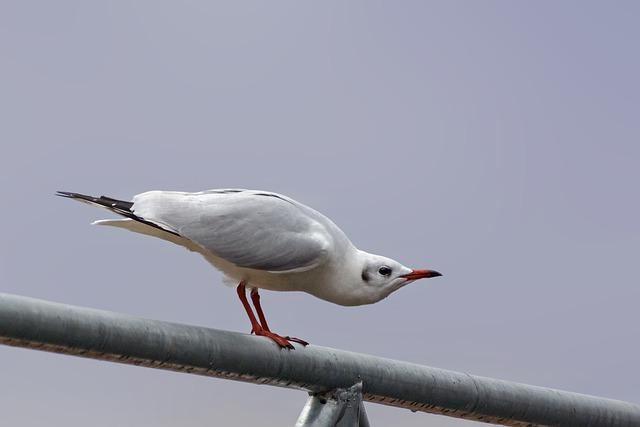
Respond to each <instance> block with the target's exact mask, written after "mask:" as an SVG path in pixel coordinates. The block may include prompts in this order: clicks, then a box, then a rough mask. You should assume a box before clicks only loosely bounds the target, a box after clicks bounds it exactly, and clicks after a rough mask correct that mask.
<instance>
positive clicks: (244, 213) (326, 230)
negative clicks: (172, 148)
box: [58, 189, 440, 346]
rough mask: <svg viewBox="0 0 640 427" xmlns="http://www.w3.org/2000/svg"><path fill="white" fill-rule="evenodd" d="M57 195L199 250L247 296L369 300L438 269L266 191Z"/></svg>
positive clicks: (115, 222) (106, 222)
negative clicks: (402, 258)
mask: <svg viewBox="0 0 640 427" xmlns="http://www.w3.org/2000/svg"><path fill="white" fill-rule="evenodd" d="M58 195H60V196H63V197H69V198H73V199H77V200H80V201H84V202H88V203H92V204H96V205H99V206H102V207H105V208H107V209H109V210H112V211H113V212H116V213H118V214H120V215H122V216H125V217H126V219H118V220H101V221H96V222H95V224H99V225H109V226H115V227H120V228H125V229H128V230H130V231H134V232H137V233H141V234H146V235H151V236H154V237H158V238H161V239H164V240H168V241H170V242H173V243H176V244H178V245H181V246H184V247H185V248H187V249H189V250H191V251H194V252H198V253H200V254H202V255H203V256H204V257H205V259H206V260H207V261H209V262H210V263H211V264H212V265H213V266H214V267H216V268H217V269H219V270H221V271H222V272H223V273H224V274H225V276H226V277H227V279H228V280H230V281H234V282H235V283H240V286H239V288H238V292H239V294H240V287H242V292H243V294H244V286H245V285H246V286H247V287H249V288H252V289H255V298H259V297H258V296H257V289H258V288H259V289H267V290H271V291H302V292H307V293H309V294H312V295H314V296H316V297H318V298H321V299H323V300H326V301H330V302H332V303H335V304H340V305H347V306H351V305H362V304H371V303H375V302H377V301H379V300H381V299H383V298H385V297H387V296H388V295H389V294H390V293H391V292H393V291H395V290H397V289H399V288H400V287H402V286H404V285H406V284H407V283H409V282H411V281H413V280H416V279H419V278H422V277H433V276H438V275H440V274H439V273H437V272H434V271H431V270H412V269H409V268H407V267H404V266H403V265H401V264H400V263H398V262H396V261H393V260H391V259H389V258H385V257H381V256H379V255H373V254H369V253H367V252H364V251H361V250H359V249H358V248H356V247H355V245H353V243H351V241H350V240H349V238H348V237H347V236H346V235H345V233H344V232H343V231H342V230H340V228H338V226H337V225H335V224H334V223H333V222H332V221H331V220H330V219H329V218H327V217H326V216H324V215H322V214H321V213H319V212H317V211H315V210H314V209H311V208H310V207H308V206H306V205H304V204H302V203H299V202H297V201H295V200H293V199H291V198H289V197H287V196H284V195H281V194H277V193H272V192H268V191H254V190H238V189H219V190H208V191H203V192H198V193H186V192H176V191H149V192H146V193H142V194H138V195H136V196H135V197H134V198H133V201H132V202H125V201H121V200H117V199H112V198H110V197H105V196H102V197H92V196H86V195H82V194H78V193H67V192H58ZM387 270H388V272H387ZM240 298H241V300H242V299H243V296H242V295H241V296H240ZM252 298H254V292H252ZM245 300H246V297H245ZM245 300H243V304H244V303H245ZM255 304H256V301H255V299H254V305H255ZM257 304H258V307H259V300H258V303H257ZM258 307H256V308H257V309H258V314H259V315H260V317H261V319H262V320H263V315H262V310H261V309H259V308H258ZM245 308H247V305H246V304H245ZM248 314H249V311H248ZM250 318H251V315H250ZM253 320H255V319H253ZM253 320H252V326H253V327H254V330H255V329H256V325H254V324H253V323H254V322H253ZM264 323H265V324H266V321H264ZM259 326H260V325H258V327H259ZM266 329H267V330H268V327H267V328H266ZM274 335H275V334H274ZM271 338H272V339H274V338H273V337H271ZM280 338H282V337H280ZM274 340H276V339H274ZM294 341H295V340H294ZM276 342H278V341H277V340H276ZM278 343H279V344H280V345H283V344H282V343H281V342H278ZM283 346H284V345H283Z"/></svg>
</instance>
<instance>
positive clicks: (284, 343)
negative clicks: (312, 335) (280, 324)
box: [252, 329, 298, 350]
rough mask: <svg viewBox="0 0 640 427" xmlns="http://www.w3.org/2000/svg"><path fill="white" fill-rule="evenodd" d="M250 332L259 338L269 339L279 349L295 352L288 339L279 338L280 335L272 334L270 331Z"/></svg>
mask: <svg viewBox="0 0 640 427" xmlns="http://www.w3.org/2000/svg"><path fill="white" fill-rule="evenodd" d="M252 332H253V333H255V334H256V335H259V336H261V337H267V338H271V340H272V341H274V342H275V343H276V344H278V346H279V347H280V348H287V349H289V350H295V347H294V346H293V345H292V344H291V343H290V342H289V339H288V337H283V336H280V335H278V334H276V333H273V332H271V331H267V330H264V329H261V330H258V331H256V330H253V329H252ZM291 341H294V340H291ZM294 342H298V341H294Z"/></svg>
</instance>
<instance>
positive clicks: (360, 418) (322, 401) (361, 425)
mask: <svg viewBox="0 0 640 427" xmlns="http://www.w3.org/2000/svg"><path fill="white" fill-rule="evenodd" d="M295 427H369V420H368V419H367V414H366V412H365V411H364V404H363V402H362V381H361V382H359V383H357V384H354V385H352V386H351V387H349V388H347V389H344V388H337V389H334V390H331V391H328V392H324V393H309V399H308V400H307V403H306V404H305V405H304V408H302V412H301V413H300V417H298V421H296V426H295Z"/></svg>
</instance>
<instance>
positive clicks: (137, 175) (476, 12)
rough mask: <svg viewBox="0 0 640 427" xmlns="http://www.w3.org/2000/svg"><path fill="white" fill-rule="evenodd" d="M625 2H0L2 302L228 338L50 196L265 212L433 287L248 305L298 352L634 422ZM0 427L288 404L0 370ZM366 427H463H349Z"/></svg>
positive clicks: (199, 418)
mask: <svg viewBox="0 0 640 427" xmlns="http://www.w3.org/2000/svg"><path fill="white" fill-rule="evenodd" d="M639 12H640V7H639V3H638V2H633V1H627V2H625V1H619V2H605V1H601V2H589V1H563V2H550V1H547V2H524V1H523V2H509V1H484V2H474V1H467V2H460V1H453V2H452V1H443V2H423V1H415V2H413V1H407V2H392V1H387V2H378V1H369V2H364V1H348V2H343V1H336V2H322V3H319V2H313V3H312V2H298V1H288V2H263V1H257V2H254V1H242V2H219V3H217V2H205V1H184V2H162V1H160V2H157V1H116V2H91V1H89V2H87V1H58V2H45V1H7V0H5V1H1V2H0V120H1V126H0V143H1V144H2V151H1V153H2V155H1V156H0V176H1V178H2V187H1V191H2V209H1V211H0V219H1V221H2V225H3V227H2V238H1V239H0V275H1V276H0V277H1V280H0V291H2V292H9V293H15V294H21V295H28V296H33V297H39V298H44V299H50V300H54V301H60V302H66V303H71V304H77V305H85V306H90V307H97V308H102V309H108V310H114V311H119V312H124V313H130V314H134V315H139V316H144V317H150V318H157V319H164V320H170V321H177V322H185V323H192V324H198V325H206V326H210V327H215V328H221V329H230V330H236V331H242V332H248V329H249V324H248V321H247V319H246V318H245V314H244V312H243V310H242V307H241V305H240V303H239V302H238V301H237V298H236V296H235V293H234V292H233V290H232V289H230V288H226V287H224V286H223V285H222V284H221V276H220V274H219V273H217V272H216V271H214V270H213V269H211V268H210V267H209V265H208V264H207V263H206V262H205V261H204V260H202V259H200V258H199V257H198V256H196V255H194V254H190V253H188V252H186V251H185V250H184V249H182V248H180V247H177V246H172V245H170V244H168V243H166V242H163V241H160V240H153V239H150V238H147V237H143V236H138V235H134V234H132V233H127V232H125V231H122V230H115V229H108V228H100V227H91V226H89V225H88V224H89V222H90V221H92V220H94V219H99V218H106V217H111V215H110V214H109V213H107V212H103V211H100V210H97V209H95V208H89V207H86V206H83V205H79V204H77V203H73V202H70V201H68V200H63V199H61V198H56V197H54V196H53V193H54V192H55V191H56V190H67V191H79V192H86V193H90V194H96V195H100V194H106V195H110V196H114V197H121V198H125V199H128V198H130V197H131V196H132V195H134V194H136V193H139V192H142V191H145V190H150V189H174V190H188V191H197V190H203V189H207V188H224V187H245V188H256V189H267V190H272V191H277V192H281V193H284V194H287V195H289V196H292V197H294V198H296V199H298V200H300V201H301V202H303V203H306V204H308V205H310V206H312V207H314V208H316V209H318V210H320V211H321V212H323V213H325V214H326V215H328V216H330V217H331V218H333V219H334V220H335V222H336V223H337V224H338V225H340V226H341V227H342V228H343V229H344V230H345V232H346V233H347V234H348V235H349V236H350V237H351V238H352V240H353V241H354V243H355V244H356V245H358V246H359V247H361V248H363V249H365V250H369V251H372V252H377V253H381V254H385V255H388V256H391V257H393V258H396V259H398V260H399V261H401V262H403V263H404V264H406V265H410V266H414V267H421V268H424V267H430V268H435V269H437V270H439V271H442V272H443V273H444V274H445V276H444V277H443V278H439V279H437V280H424V281H420V282H416V283H414V284H413V285H411V286H410V287H407V288H405V289H403V290H401V291H399V292H397V293H395V294H393V295H392V296H391V297H390V298H388V299H387V300H385V301H382V302H381V303H379V304H376V305H373V306H365V307H358V308H344V307H339V306H335V305H331V304H329V303H326V302H323V301H320V300H317V299H315V298H313V297H311V296H309V295H305V294H295V293H291V294H280V293H278V294H276V293H269V292H265V293H264V295H263V304H264V306H265V308H266V311H267V315H268V316H269V319H270V323H271V324H272V326H273V328H274V329H275V330H277V331H280V332H282V333H285V334H293V335H297V336H301V337H303V338H306V339H308V340H310V341H311V342H313V343H316V344H319V345H325V346H331V347H337V348H343V349H348V350H353V351H358V352H365V353H371V354H376V355H380V356H386V357H392V358H397V359H401V360H407V361H412V362H417V363H421V364H427V365H431V366H436V367H440V368H447V369H453V370H460V371H465V372H470V373H474V374H479V375H484V376H491V377H497V378H503V379H508V380H514V381H520V382H525V383H531V384H536V385H542V386H548V387H555V388H561V389H567V390H572V391H577V392H582V393H589V394H595V395H599V396H605V397H610V398H615V399H623V400H629V401H633V402H640V374H639V373H638V359H639V357H640V345H639V342H640V341H639V340H638V322H639V321H640V313H639V311H638V301H639V298H640V287H639V286H638V284H639V283H638V272H637V269H638V265H639V264H640V263H639V261H640V259H639V256H638V255H639V249H640V222H639V221H638V219H639V218H640V203H639V202H638V200H640V198H639V197H638V184H639V179H640V167H639V160H640V148H639V145H638V143H639V136H640V125H639V123H640V120H639V117H638V111H639V109H638V107H639V105H638V102H639V100H640V96H639V95H640V91H639V84H638V76H639V75H640V69H639V68H640V67H639V65H640V60H639V55H638V40H639V37H640V26H638V19H639V18H640V15H639ZM0 361H1V363H0V377H1V378H2V385H1V388H2V398H1V399H0V410H1V411H2V418H3V424H6V425H16V426H40V425H43V424H47V425H65V426H85V425H92V426H94V427H99V426H113V425H118V426H140V425H154V426H175V425H183V426H210V425H264V426H281V425H293V423H294V421H295V419H296V417H297V416H298V413H299V411H300V409H301V407H302V405H303V403H304V401H305V399H306V396H305V395H304V393H300V392H296V391H291V390H283V389H274V388H270V387H260V386H254V385H248V384H241V383H235V382H231V381H223V380H215V379H209V378H201V377H196V376H189V375H183V374H176V373H168V372H161V371H156V370H150V369H142V368H135V367H129V366H119V365H116V364H110V363H103V362H97V361H92V360H83V359H79V358H71V357H64V356H58V355H53V354H45V353H39V352H36V351H27V350H22V349H14V348H8V347H1V348H0ZM367 410H368V413H369V418H370V420H371V421H372V423H373V424H374V425H378V426H384V425H403V426H425V425H430V426H435V425H452V426H454V425H470V423H469V422H465V421H459V420H452V419H446V418H442V417H438V416H432V415H428V414H423V413H416V414H413V413H411V412H409V411H404V410H398V409H393V408H387V407H381V406H375V405H368V406H367Z"/></svg>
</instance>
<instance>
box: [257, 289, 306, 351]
mask: <svg viewBox="0 0 640 427" xmlns="http://www.w3.org/2000/svg"><path fill="white" fill-rule="evenodd" d="M251 301H253V306H254V307H255V308H256V312H257V313H258V318H259V319H260V324H261V325H262V328H263V329H264V330H266V331H267V332H271V330H270V329H269V325H268V324H267V319H266V318H265V317H264V313H263V312H262V306H261V305H260V294H259V293H258V289H257V288H253V289H251ZM284 338H285V339H286V340H288V341H293V342H297V343H298V344H302V345H309V343H308V342H306V341H305V340H301V339H300V338H295V337H284Z"/></svg>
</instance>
